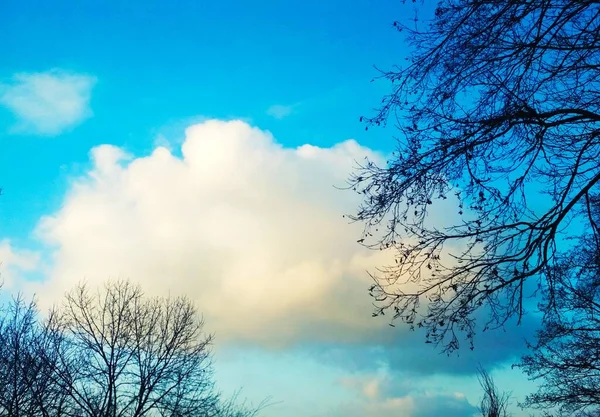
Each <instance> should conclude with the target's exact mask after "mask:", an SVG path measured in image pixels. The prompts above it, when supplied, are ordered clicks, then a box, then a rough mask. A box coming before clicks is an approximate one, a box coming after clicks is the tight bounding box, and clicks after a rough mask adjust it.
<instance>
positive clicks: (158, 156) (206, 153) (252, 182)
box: [37, 120, 391, 346]
mask: <svg viewBox="0 0 600 417" xmlns="http://www.w3.org/2000/svg"><path fill="white" fill-rule="evenodd" d="M91 155H92V159H93V168H92V169H91V171H90V172H89V173H88V174H87V175H86V176H85V177H83V178H79V179H77V180H76V181H75V183H74V185H73V187H72V189H71V190H70V191H69V192H68V194H67V196H66V198H65V201H64V203H63V205H62V208H61V210H60V211H58V212H57V213H55V214H53V215H51V216H48V217H47V218H44V219H43V220H42V221H41V223H40V225H39V233H40V235H41V236H42V237H43V239H44V240H45V241H46V242H47V243H48V244H52V245H55V253H54V269H53V272H52V274H51V277H50V279H49V280H48V281H47V282H46V283H45V284H44V285H43V286H42V287H41V288H40V287H38V288H37V293H38V294H39V296H40V297H42V300H41V301H43V300H44V299H48V300H49V299H51V298H52V297H54V299H56V297H58V296H61V295H62V294H63V292H64V291H65V289H67V288H69V287H71V286H72V285H73V284H74V283H76V282H78V281H80V280H82V279H84V278H85V279H86V280H87V281H89V282H91V283H97V282H100V281H103V280H105V279H107V278H109V277H128V278H130V279H132V280H135V281H139V282H141V283H142V285H143V286H144V288H146V289H148V291H149V292H151V293H161V294H165V293H166V292H168V291H170V292H171V293H183V294H187V295H189V296H190V297H192V298H193V299H194V300H195V301H196V302H197V304H198V306H199V308H200V309H201V310H202V311H203V312H204V313H205V316H206V318H207V324H208V326H209V329H210V330H216V331H217V337H218V338H219V341H220V343H223V342H225V341H226V340H236V341H252V342H257V343H261V344H264V345H269V346H284V345H286V344H288V343H292V342H297V341H302V340H307V339H308V340H313V341H319V340H322V341H341V342H345V341H359V340H361V339H364V338H365V337H369V335H371V336H372V337H374V336H373V335H375V334H378V332H379V330H380V327H381V326H382V325H385V324H386V323H385V322H383V321H379V322H375V321H373V319H372V318H371V317H370V313H371V311H372V306H371V299H370V298H369V296H368V294H367V286H368V285H369V281H368V277H367V275H366V273H365V270H367V269H372V268H374V267H376V266H380V265H382V264H385V263H387V261H388V260H389V258H388V257H389V256H390V255H391V254H389V253H382V252H379V251H369V250H366V249H364V248H362V247H361V246H360V245H358V244H357V243H356V239H357V237H358V236H359V232H360V229H359V228H360V226H359V225H354V226H349V225H348V222H347V220H346V219H344V218H342V214H343V213H347V212H351V211H352V210H354V209H355V207H356V205H357V203H358V197H357V196H356V195H355V194H354V193H352V192H349V191H347V192H343V191H338V190H336V189H335V188H334V187H333V186H334V185H343V184H344V183H345V180H346V178H347V177H348V175H349V173H350V172H351V171H352V167H353V165H354V161H355V160H361V159H362V158H363V157H364V156H366V155H369V157H370V158H374V159H376V160H380V159H381V157H380V156H379V155H377V154H375V153H373V152H372V151H370V150H369V149H366V148H364V147H361V146H360V145H358V144H357V143H356V142H355V141H353V140H348V141H345V142H343V143H339V144H337V145H335V146H334V147H332V148H318V147H315V146H311V145H304V146H302V147H299V148H296V149H291V148H285V147H283V146H281V145H279V144H278V143H276V142H275V140H274V138H273V137H272V136H271V135H270V134H269V133H268V132H265V131H262V130H259V129H257V128H252V127H250V126H249V125H248V124H246V123H244V122H241V121H232V122H222V121H216V120H211V121H206V122H203V123H201V124H198V125H195V126H192V127H190V128H189V129H187V131H186V139H185V141H184V143H183V145H182V158H178V157H175V156H173V155H172V154H171V153H170V152H169V151H168V150H167V149H165V148H162V147H158V148H156V149H155V150H154V152H153V153H152V154H151V155H149V156H146V157H133V156H131V155H128V154H127V153H126V152H124V151H123V150H122V149H120V148H117V147H114V146H107V145H104V146H99V147H97V148H94V149H93V150H92V153H91ZM371 340H374V339H371Z"/></svg>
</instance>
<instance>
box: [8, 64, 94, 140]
mask: <svg viewBox="0 0 600 417" xmlns="http://www.w3.org/2000/svg"><path fill="white" fill-rule="evenodd" d="M95 82H96V79H95V78H94V77H91V76H88V75H82V74H74V73H68V72H65V71H60V70H51V71H47V72H40V73H19V74H15V75H14V76H13V78H12V80H11V81H10V82H9V83H7V84H0V105H2V106H4V107H6V108H7V109H9V110H10V111H11V112H12V113H13V114H14V115H15V117H16V119H17V121H16V124H15V125H14V126H13V128H12V131H13V132H17V133H33V134H40V135H50V136H52V135H58V134H60V133H61V132H63V131H65V130H68V129H70V128H72V127H74V126H75V125H77V124H78V123H80V122H81V121H83V120H84V119H86V118H87V117H89V116H91V114H92V112H91V110H90V107H89V105H90V95H91V90H92V87H93V86H94V84H95Z"/></svg>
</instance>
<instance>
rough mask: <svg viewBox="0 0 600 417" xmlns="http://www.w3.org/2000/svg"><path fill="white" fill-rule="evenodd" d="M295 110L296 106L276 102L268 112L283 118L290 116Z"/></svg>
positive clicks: (275, 116)
mask: <svg viewBox="0 0 600 417" xmlns="http://www.w3.org/2000/svg"><path fill="white" fill-rule="evenodd" d="M293 111H294V106H293V105H292V106H284V105H281V104H274V105H272V106H271V107H269V108H268V109H267V114H268V115H269V116H272V117H274V118H276V119H283V118H284V117H287V116H289V115H290V114H292V112H293Z"/></svg>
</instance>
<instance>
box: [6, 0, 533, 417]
mask: <svg viewBox="0 0 600 417" xmlns="http://www.w3.org/2000/svg"><path fill="white" fill-rule="evenodd" d="M0 8H1V13H0V28H2V30H1V31H0V40H1V42H2V45H3V51H2V59H1V60H0V142H1V149H2V152H0V186H1V187H2V189H3V193H2V197H1V198H0V258H1V259H0V261H2V262H3V264H2V273H3V277H4V279H5V288H4V290H5V291H25V292H28V293H31V294H33V293H35V294H37V296H38V297H39V298H40V304H41V305H46V304H49V303H52V302H54V301H55V300H56V299H57V298H56V297H60V295H61V294H62V293H63V292H64V291H65V290H66V289H68V286H69V285H73V284H74V283H75V282H77V281H78V280H81V279H84V278H85V279H87V280H90V281H91V282H95V281H94V280H96V279H97V280H98V282H101V280H102V279H106V278H109V277H115V276H127V277H128V278H130V279H133V280H136V281H140V282H141V283H142V285H143V286H144V287H145V288H148V292H157V293H164V292H166V291H169V292H175V293H178V292H180V293H185V294H186V295H188V296H190V297H192V298H193V299H194V300H195V301H196V302H197V304H198V306H199V308H200V310H201V311H203V312H205V313H206V319H207V325H208V326H209V330H211V331H214V332H215V334H216V342H215V359H216V365H215V367H216V378H217V383H218V384H219V386H220V387H222V389H223V391H224V392H226V393H232V392H234V391H235V390H236V388H238V387H242V388H243V392H242V397H244V396H245V397H248V399H249V401H251V402H253V403H258V402H260V401H261V400H262V399H263V398H265V397H267V396H271V397H272V399H271V402H272V403H273V405H272V406H270V407H268V408H266V409H265V410H264V411H263V413H262V414H261V415H262V416H265V417H274V416H285V417H319V416H331V417H338V416H339V417H341V416H344V417H345V416H350V417H352V416H357V417H358V416H361V417H362V416H367V417H370V416H373V417H375V416H379V415H390V416H391V415H398V416H408V417H430V416H437V415H440V413H443V415H446V416H448V417H451V416H471V415H474V413H475V414H476V412H477V409H476V407H477V405H478V402H479V396H480V392H479V390H478V385H477V380H476V376H475V373H474V372H475V369H476V366H477V363H482V364H484V365H486V367H488V369H490V370H493V372H494V375H497V377H498V382H499V385H504V386H506V388H507V389H509V390H512V391H513V393H514V394H515V401H516V399H517V398H522V394H524V393H525V392H526V391H527V390H528V389H530V388H531V385H530V384H529V383H527V381H526V380H525V378H524V377H523V376H522V375H519V374H517V373H516V371H512V370H510V367H507V364H510V363H511V361H512V360H513V359H514V358H515V357H517V356H518V355H519V354H520V352H521V350H522V348H523V339H524V338H525V337H527V336H528V335H529V334H530V333H531V332H532V331H533V330H532V329H533V325H531V326H530V327H525V328H521V329H520V330H519V331H518V332H515V334H514V335H513V336H511V337H510V338H506V337H505V336H504V335H502V334H495V335H491V336H486V338H484V339H481V344H480V348H479V349H476V350H475V352H473V353H471V352H468V353H467V352H461V354H460V355H461V356H460V357H454V358H446V357H445V356H440V355H438V354H437V352H436V351H434V350H433V349H431V348H430V347H429V345H425V344H424V343H423V338H422V336H421V335H419V334H414V333H409V332H407V331H406V329H398V328H396V329H392V328H390V327H388V326H387V323H386V322H383V321H376V320H374V319H372V318H371V317H370V308H371V307H370V302H371V300H370V299H369V297H368V295H367V287H368V276H367V275H366V272H365V271H366V270H369V269H372V268H375V267H377V266H381V265H382V262H385V261H386V260H387V259H388V258H385V256H386V255H385V254H383V255H382V254H379V253H377V254H373V253H371V252H369V251H366V250H365V249H364V248H362V247H361V246H360V245H358V244H356V239H358V237H359V233H360V230H359V229H358V228H357V227H356V226H357V225H347V224H346V222H345V220H344V219H342V215H343V214H347V213H351V212H353V210H354V208H355V207H356V204H357V203H358V201H359V200H357V198H356V197H355V196H354V195H351V193H349V192H344V191H339V190H336V189H335V188H334V185H335V186H340V185H343V183H344V179H345V178H347V177H348V175H349V174H350V173H351V172H352V167H353V166H355V163H354V160H356V161H361V160H362V158H363V157H364V156H370V157H371V158H372V159H376V160H379V161H384V160H385V155H386V154H388V153H389V152H391V151H392V150H393V149H394V139H393V135H394V130H393V127H391V126H390V127H388V128H385V129H383V128H380V129H372V130H369V131H365V129H364V125H362V124H361V123H360V122H359V117H360V116H361V115H369V114H372V112H373V109H374V108H376V107H377V106H378V104H379V103H380V101H381V98H382V96H383V95H384V94H386V93H387V92H388V91H389V85H387V84H386V83H385V82H382V81H375V82H371V80H372V79H373V78H375V77H377V75H378V72H377V71H376V70H375V68H374V65H377V66H378V67H380V68H383V69H385V68H389V67H390V66H392V65H394V64H397V63H401V62H402V61H403V60H404V58H405V56H406V55H407V50H406V47H405V45H403V43H402V38H401V37H400V35H399V34H398V33H397V32H396V31H395V30H394V28H393V27H392V23H393V21H394V20H399V19H408V18H409V17H411V16H413V12H414V11H413V8H412V5H411V4H408V5H403V4H402V2H400V1H391V0H380V1H370V0H356V1H353V2H347V1H346V2H342V1H338V0H332V1H317V0H308V1H304V2H289V1H274V0H272V1H254V2H248V1H242V0H223V1H218V2H205V1H178V2H166V1H157V0H149V1H143V2H142V1H137V0H136V1H115V0H108V1H84V2H81V1H73V0H56V1H52V2H43V1H34V0H18V1H16V0H4V1H3V2H2V5H1V6H0ZM191 126H194V127H192V128H190V127H191ZM188 128H189V129H188ZM186 129H187V130H186ZM107 145H110V146H107ZM438 215H440V216H442V215H443V213H439V214H438ZM528 332H529V333H528ZM515 401H513V402H515ZM515 410H517V409H516V408H515ZM518 413H519V411H518V410H517V411H516V414H515V415H519V414H518ZM523 415H525V414H523Z"/></svg>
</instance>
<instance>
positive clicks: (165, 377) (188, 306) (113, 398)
mask: <svg viewBox="0 0 600 417" xmlns="http://www.w3.org/2000/svg"><path fill="white" fill-rule="evenodd" d="M211 342H212V336H210V335H205V334H204V333H203V321H202V318H201V316H200V314H199V313H198V311H197V309H196V307H195V306H194V304H193V303H192V302H191V301H190V300H188V299H187V298H184V297H176V298H161V297H155V298H151V297H147V296H145V295H144V294H143V292H142V290H141V288H140V287H139V286H136V285H133V284H131V283H130V282H127V281H111V282H108V283H107V284H106V285H105V287H104V288H103V289H102V290H101V291H96V292H92V291H90V290H89V289H88V288H87V287H86V286H85V285H79V286H77V287H76V288H74V289H73V290H72V291H71V292H69V293H67V295H66V297H65V300H64V303H63V305H62V306H61V307H59V308H57V309H54V310H52V311H51V312H50V314H49V316H48V317H47V318H46V319H45V320H40V319H39V318H38V313H37V308H36V305H35V303H30V304H26V303H25V302H24V301H23V299H22V298H21V297H17V298H15V299H13V301H12V302H11V303H10V304H9V305H8V306H7V308H5V309H4V310H3V311H2V312H1V314H0V380H1V381H2V384H0V416H10V417H12V416H21V417H33V416H47V417H50V416H71V417H85V416H89V417H141V416H148V417H151V416H163V417H184V416H190V417H192V416H193V417H253V416H255V415H256V414H257V413H258V411H260V409H262V408H263V407H265V406H266V405H267V403H266V400H265V401H263V403H261V404H259V406H258V407H256V408H253V407H251V406H246V405H245V404H243V403H241V404H240V403H238V402H237V395H235V396H234V397H233V398H231V399H229V400H227V399H223V398H222V396H221V395H220V394H219V393H218V392H217V391H216V390H215V387H214V382H213V373H212V366H211V358H210V349H209V347H210V344H211Z"/></svg>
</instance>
